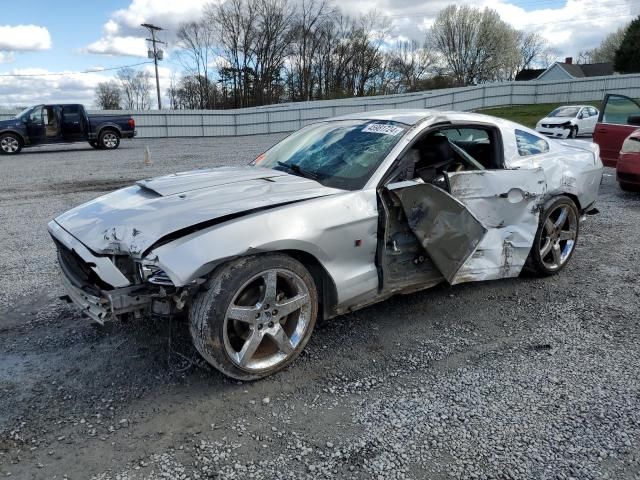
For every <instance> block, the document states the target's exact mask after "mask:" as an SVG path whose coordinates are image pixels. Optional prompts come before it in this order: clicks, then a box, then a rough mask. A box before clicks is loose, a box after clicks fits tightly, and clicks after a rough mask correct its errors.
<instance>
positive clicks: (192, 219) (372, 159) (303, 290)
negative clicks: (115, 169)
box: [49, 110, 602, 380]
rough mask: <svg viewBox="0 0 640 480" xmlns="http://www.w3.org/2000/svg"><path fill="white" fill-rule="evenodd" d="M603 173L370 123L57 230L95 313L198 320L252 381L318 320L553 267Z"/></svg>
mask: <svg viewBox="0 0 640 480" xmlns="http://www.w3.org/2000/svg"><path fill="white" fill-rule="evenodd" d="M601 177H602V163H601V162H600V156H599V150H598V147H597V146H596V145H594V144H591V143H588V142H582V141H572V142H561V141H556V140H551V139H545V138H543V137H542V136H540V135H539V134H537V133H536V132H534V131H533V130H530V129H528V128H526V127H523V126H521V125H517V124H515V123H511V122H509V121H505V120H500V119H497V118H492V117H489V116H485V115H478V114H472V113H457V112H438V111H428V110H411V111H408V110H393V111H378V112H366V113H359V114H355V115H348V116H343V117H338V118H332V119H329V120H326V121H321V122H317V123H313V124H310V125H307V126H306V127H304V128H302V129H300V130H298V131H297V132H295V133H293V134H291V135H290V136H288V137H287V138H285V139H284V140H282V141H281V142H280V143H278V144H276V145H275V146H273V147H272V148H271V149H269V150H268V151H266V152H265V153H263V154H262V155H260V156H259V157H258V158H256V159H255V160H254V161H253V162H251V163H250V164H249V165H247V166H243V167H218V168H211V169H207V170H196V171H191V172H185V173H178V174H175V175H168V176H164V177H159V178H153V179H149V180H142V181H139V182H137V183H136V184H135V185H133V186H131V187H128V188H124V189H122V190H118V191H116V192H113V193H110V194H108V195H105V196H102V197H100V198H96V199H95V200H93V201H90V202H88V203H86V204H84V205H81V206H79V207H77V208H74V209H73V210H70V211H68V212H66V213H64V214H62V215H60V216H59V217H57V218H56V219H55V220H53V221H52V222H50V223H49V232H50V233H51V235H52V237H53V239H54V241H55V243H56V245H57V249H58V258H59V263H60V267H61V269H62V273H63V275H62V276H61V278H62V282H63V284H64V286H65V287H66V289H67V291H68V296H69V297H70V299H71V300H73V302H75V303H76V304H77V305H78V306H79V307H80V308H81V309H82V310H83V311H84V313H85V314H86V315H87V316H88V317H90V318H92V319H93V320H95V321H98V322H104V321H105V320H108V319H113V318H114V317H118V316H122V315H130V316H134V317H140V316H141V315H163V316H168V315H173V314H175V313H177V312H180V311H185V312H188V317H189V323H190V331H191V335H192V337H193V341H194V344H195V346H196V348H197V349H198V351H199V352H200V353H201V354H202V356H203V357H204V358H205V359H206V360H207V361H208V362H209V363H211V365H213V366H214V367H216V368H218V369H219V370H221V371H222V372H223V373H225V374H226V375H228V376H230V377H234V378H237V379H242V380H250V379H256V378H260V377H264V376H266V375H269V374H271V373H273V372H275V371H277V370H280V369H282V368H283V367H285V366H286V365H288V364H289V363H290V362H292V361H293V360H294V359H295V358H296V356H297V355H298V354H299V353H300V352H301V350H302V349H303V348H304V346H305V344H306V343H307V341H308V340H309V337H310V335H311V333H312V331H313V328H314V324H315V322H316V319H317V318H318V316H319V315H320V316H322V317H323V318H331V317H334V316H336V315H340V314H342V313H345V312H349V311H352V310H355V309H358V308H361V307H364V306H366V305H370V304H372V303H375V302H379V301H381V300H384V299H385V298H388V297H389V296H391V295H394V294H398V293H408V292H415V291H417V290H421V289H424V288H428V287H431V286H434V285H436V284H438V283H440V282H448V283H450V284H452V285H453V284H457V283H462V282H470V281H476V280H492V279H497V278H506V277H517V276H518V275H519V274H520V272H521V271H522V269H523V268H525V267H527V268H529V269H530V270H532V271H534V272H537V273H539V274H541V275H550V274H554V273H557V272H558V271H560V270H561V269H562V268H563V267H564V266H565V265H566V264H567V262H568V261H569V259H570V258H571V255H572V253H573V251H574V249H575V246H576V242H577V240H578V232H579V227H580V222H581V221H582V220H584V219H585V218H586V214H587V213H592V212H596V210H595V208H594V204H595V201H596V197H597V194H598V187H599V185H600V180H601Z"/></svg>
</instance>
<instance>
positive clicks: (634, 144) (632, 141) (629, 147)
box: [620, 133, 640, 153]
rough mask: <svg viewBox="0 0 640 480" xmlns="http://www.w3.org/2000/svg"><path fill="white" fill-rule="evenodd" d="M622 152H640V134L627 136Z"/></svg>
mask: <svg viewBox="0 0 640 480" xmlns="http://www.w3.org/2000/svg"><path fill="white" fill-rule="evenodd" d="M620 153H640V135H638V134H637V133H634V134H632V135H630V136H628V137H627V138H626V140H625V141H624V143H623V144H622V148H621V149H620Z"/></svg>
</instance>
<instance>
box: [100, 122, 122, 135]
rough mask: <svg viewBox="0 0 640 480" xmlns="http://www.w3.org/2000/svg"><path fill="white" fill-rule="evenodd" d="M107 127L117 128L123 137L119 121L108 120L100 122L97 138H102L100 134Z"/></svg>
mask: <svg viewBox="0 0 640 480" xmlns="http://www.w3.org/2000/svg"><path fill="white" fill-rule="evenodd" d="M105 128H109V129H113V130H116V131H117V132H118V136H120V137H122V128H121V127H120V126H119V125H118V124H117V123H113V122H107V123H102V124H100V126H99V127H98V132H97V133H96V138H100V134H101V133H102V132H103V130H104V129H105Z"/></svg>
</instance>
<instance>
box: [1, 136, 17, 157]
mask: <svg viewBox="0 0 640 480" xmlns="http://www.w3.org/2000/svg"><path fill="white" fill-rule="evenodd" d="M0 148H2V151H3V152H4V153H16V152H17V151H18V149H19V148H20V143H19V142H18V139H17V138H15V137H11V136H7V137H3V138H2V140H0Z"/></svg>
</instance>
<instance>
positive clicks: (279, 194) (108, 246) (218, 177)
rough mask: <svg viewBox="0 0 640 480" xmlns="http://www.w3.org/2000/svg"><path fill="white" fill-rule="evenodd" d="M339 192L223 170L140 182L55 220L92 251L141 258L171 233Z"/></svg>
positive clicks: (275, 174)
mask: <svg viewBox="0 0 640 480" xmlns="http://www.w3.org/2000/svg"><path fill="white" fill-rule="evenodd" d="M341 192H343V190H338V189H334V188H329V187H325V186H323V185H321V184H320V183H318V182H316V181H314V180H309V179H306V178H302V177H298V176H295V175H290V174H287V173H284V172H279V171H277V170H269V169H265V168H259V167H221V168H212V169H209V170H200V171H193V172H186V173H179V174H175V175H167V176H164V177H158V178H155V179H150V180H142V181H139V182H137V183H136V185H134V186H131V187H127V188H123V189H121V190H116V191H115V192H112V193H109V194H107V195H104V196H102V197H98V198H96V199H94V200H91V201H90V202H87V203H85V204H83V205H80V206H78V207H76V208H74V209H72V210H69V211H68V212H66V213H63V214H62V215H60V216H59V217H57V218H56V219H55V220H56V222H57V223H58V224H59V225H60V226H61V227H62V228H64V229H65V230H66V231H67V232H69V233H70V234H71V235H73V236H74V237H75V238H77V239H78V240H80V241H81V242H82V243H83V244H85V245H86V246H87V247H88V248H89V249H91V250H92V251H93V252H94V253H97V254H116V255H117V254H127V255H133V256H134V257H137V256H141V255H142V254H143V253H144V252H146V251H147V250H148V249H149V248H150V247H152V246H153V245H154V244H155V243H156V242H158V241H159V240H160V239H162V238H164V237H167V236H169V235H172V234H179V233H180V232H185V234H186V233H188V232H192V231H194V230H197V229H200V228H206V227H207V226H210V225H213V224H215V223H216V221H220V222H223V221H227V220H231V219H233V218H237V217H238V216H241V215H244V214H250V213H255V212H256V211H258V210H262V209H265V208H275V207H277V206H280V205H285V204H288V203H293V202H299V201H303V200H308V199H311V198H317V197H322V196H326V195H334V194H337V193H341Z"/></svg>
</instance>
